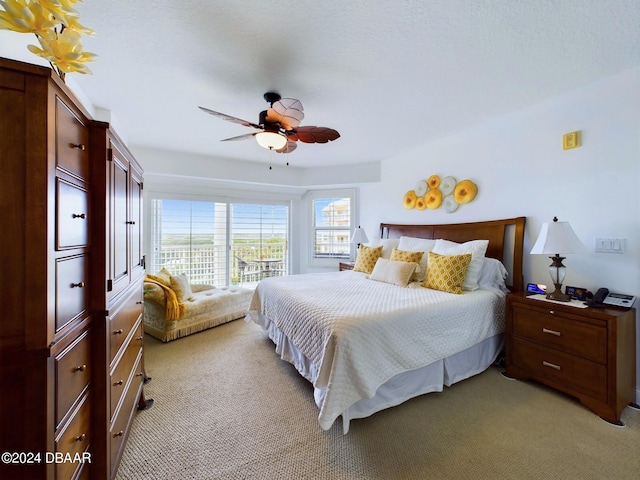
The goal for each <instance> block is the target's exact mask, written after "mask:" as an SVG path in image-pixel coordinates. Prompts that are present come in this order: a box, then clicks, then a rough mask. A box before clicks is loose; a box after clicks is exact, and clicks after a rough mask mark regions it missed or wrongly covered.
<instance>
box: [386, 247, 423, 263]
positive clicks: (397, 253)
mask: <svg viewBox="0 0 640 480" xmlns="http://www.w3.org/2000/svg"><path fill="white" fill-rule="evenodd" d="M423 255H424V252H407V251H405V250H398V249H397V248H394V249H393V251H392V252H391V258H390V260H394V261H396V262H415V263H420V260H422V256H423Z"/></svg>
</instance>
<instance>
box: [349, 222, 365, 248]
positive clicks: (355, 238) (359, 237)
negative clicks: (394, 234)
mask: <svg viewBox="0 0 640 480" xmlns="http://www.w3.org/2000/svg"><path fill="white" fill-rule="evenodd" d="M368 241H369V239H368V238H367V233H366V232H365V231H364V228H362V227H361V226H360V225H358V228H356V229H355V230H354V231H353V235H351V243H355V244H356V251H357V250H358V249H359V248H360V244H361V243H367V242H368Z"/></svg>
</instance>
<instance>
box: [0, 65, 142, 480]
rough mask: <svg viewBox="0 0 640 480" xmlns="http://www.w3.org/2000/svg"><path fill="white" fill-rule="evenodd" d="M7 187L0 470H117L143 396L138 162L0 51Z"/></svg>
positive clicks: (54, 81)
mask: <svg viewBox="0 0 640 480" xmlns="http://www.w3.org/2000/svg"><path fill="white" fill-rule="evenodd" d="M0 185H1V188H0V218H1V223H0V225H1V226H2V231H1V232H0V255H2V257H1V258H2V265H1V267H0V272H1V274H0V275H1V276H0V278H1V284H0V312H2V315H1V318H2V322H1V326H0V382H2V383H1V385H2V393H1V394H0V451H1V452H9V454H10V456H7V454H6V453H5V454H4V456H3V458H2V460H3V461H2V462H1V463H0V478H12V479H20V478H25V479H27V478H28V479H32V478H39V479H40V478H41V479H76V478H82V479H88V478H95V479H109V478H113V477H114V476H115V473H116V471H117V467H118V463H119V461H120V457H121V455H122V451H123V449H124V445H125V442H126V439H127V436H128V434H129V430H130V427H131V423H132V420H133V415H134V414H135V412H136V410H137V408H138V406H139V405H140V404H141V405H144V402H145V399H144V393H143V382H144V378H145V375H144V364H143V330H142V329H143V326H142V295H143V292H142V279H143V277H144V256H143V249H142V243H141V242H142V187H143V172H142V169H141V167H140V165H138V163H137V162H136V161H135V159H134V158H133V156H132V155H131V153H130V152H129V150H128V149H127V148H126V146H125V145H124V144H123V142H122V141H121V140H120V139H119V138H118V136H117V134H116V133H115V132H114V131H113V130H112V129H111V127H110V125H109V124H107V123H103V122H96V121H94V120H93V119H92V118H91V116H90V115H89V113H88V112H87V111H86V110H85V109H84V108H83V106H82V105H81V104H80V103H79V102H78V101H77V99H76V98H75V97H74V95H73V94H72V92H71V91H70V90H69V89H68V88H67V86H66V85H65V84H64V82H62V81H61V80H60V78H59V77H58V76H57V74H56V73H54V72H53V71H52V70H51V69H49V68H45V67H40V66H35V65H31V64H26V63H22V62H17V61H13V60H8V59H3V58H0Z"/></svg>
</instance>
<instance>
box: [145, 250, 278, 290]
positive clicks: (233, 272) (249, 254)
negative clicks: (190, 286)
mask: <svg viewBox="0 0 640 480" xmlns="http://www.w3.org/2000/svg"><path fill="white" fill-rule="evenodd" d="M162 267H165V268H166V269H167V270H169V271H170V272H171V273H173V274H178V273H186V274H187V275H188V276H189V281H190V282H191V283H207V284H211V285H216V286H225V285H230V284H235V285H242V286H247V287H252V286H255V284H256V283H257V282H259V281H260V280H262V279H263V278H265V277H267V276H279V275H287V274H288V272H289V262H288V258H287V245H286V243H266V244H265V243H262V244H259V243H242V244H240V245H232V246H231V251H230V252H229V275H228V277H227V247H226V246H225V245H194V246H181V245H167V246H162V247H161V248H160V249H159V250H158V251H156V253H155V255H154V258H153V263H152V265H150V267H149V268H148V271H149V272H150V273H153V272H157V271H159V270H160V269H161V268H162Z"/></svg>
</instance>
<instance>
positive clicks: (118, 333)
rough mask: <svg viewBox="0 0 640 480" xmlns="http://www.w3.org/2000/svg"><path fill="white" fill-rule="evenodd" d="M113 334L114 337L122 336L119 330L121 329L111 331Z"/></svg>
mask: <svg viewBox="0 0 640 480" xmlns="http://www.w3.org/2000/svg"><path fill="white" fill-rule="evenodd" d="M113 334H114V335H122V329H121V328H119V329H118V330H114V331H113Z"/></svg>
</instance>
